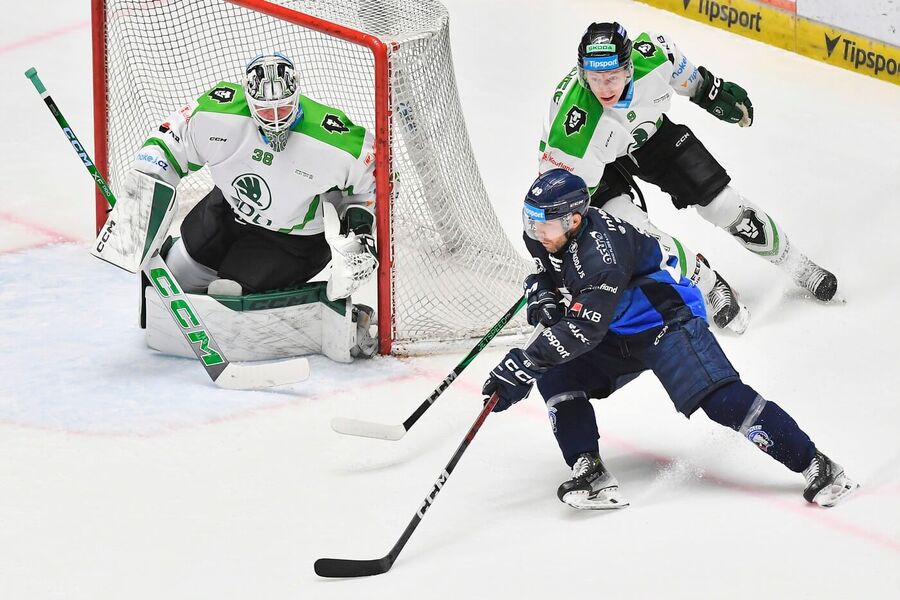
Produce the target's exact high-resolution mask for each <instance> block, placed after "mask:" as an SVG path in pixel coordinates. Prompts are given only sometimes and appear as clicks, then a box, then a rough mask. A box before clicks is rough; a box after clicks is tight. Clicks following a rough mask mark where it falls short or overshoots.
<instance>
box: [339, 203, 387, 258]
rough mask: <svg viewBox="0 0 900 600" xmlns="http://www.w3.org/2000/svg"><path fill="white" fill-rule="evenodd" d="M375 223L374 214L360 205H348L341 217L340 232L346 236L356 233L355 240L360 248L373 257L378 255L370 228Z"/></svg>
mask: <svg viewBox="0 0 900 600" xmlns="http://www.w3.org/2000/svg"><path fill="white" fill-rule="evenodd" d="M374 224H375V215H373V214H372V212H371V211H370V210H368V209H367V208H363V207H362V206H350V207H349V208H347V211H346V212H345V213H344V217H343V218H342V219H341V228H340V234H341V235H343V236H348V235H349V234H351V233H355V234H356V240H357V241H358V242H359V243H360V245H362V249H363V250H365V251H366V252H368V253H369V254H371V255H372V256H374V257H376V258H377V257H378V254H377V253H376V251H375V237H374V236H373V235H372V229H373V226H374Z"/></svg>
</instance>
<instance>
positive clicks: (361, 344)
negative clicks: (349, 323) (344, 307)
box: [350, 304, 378, 358]
mask: <svg viewBox="0 0 900 600" xmlns="http://www.w3.org/2000/svg"><path fill="white" fill-rule="evenodd" d="M353 321H354V322H355V323H356V345H355V346H353V347H352V348H351V349H350V356H352V357H353V358H372V357H373V356H375V353H376V352H378V336H377V335H375V336H373V335H372V326H373V325H376V324H377V323H378V321H377V320H376V319H375V311H374V310H373V309H372V307H371V306H366V305H365V304H356V305H354V306H353Z"/></svg>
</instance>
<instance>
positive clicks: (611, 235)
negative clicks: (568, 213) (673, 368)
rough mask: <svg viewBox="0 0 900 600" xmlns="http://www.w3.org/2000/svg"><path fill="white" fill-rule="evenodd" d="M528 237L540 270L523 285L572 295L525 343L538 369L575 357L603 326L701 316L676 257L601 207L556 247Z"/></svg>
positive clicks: (621, 327) (630, 327)
mask: <svg viewBox="0 0 900 600" xmlns="http://www.w3.org/2000/svg"><path fill="white" fill-rule="evenodd" d="M524 237H525V245H526V246H527V247H528V251H529V252H530V253H531V255H532V256H533V257H534V262H535V265H536V267H537V273H535V274H534V275H529V276H528V278H527V279H526V280H525V289H526V292H528V293H533V292H534V291H536V290H539V289H549V290H554V291H558V292H559V293H560V294H561V295H562V296H566V295H570V296H571V301H570V303H569V309H568V311H566V315H565V317H563V319H562V320H561V321H560V322H559V323H557V324H556V325H554V326H553V327H549V328H547V329H546V330H544V333H543V334H542V335H540V336H538V338H537V339H536V340H535V341H534V342H532V344H531V345H529V346H528V348H526V349H525V352H526V354H527V355H528V356H529V357H530V358H531V359H532V361H533V362H534V363H535V364H536V365H537V366H538V367H541V368H542V369H546V368H549V367H552V366H554V365H557V364H560V363H563V362H567V361H569V360H572V359H573V358H575V357H576V356H578V355H580V354H583V353H584V352H587V351H588V350H590V349H591V348H593V347H594V346H596V345H597V344H599V343H600V341H601V340H602V339H603V337H604V336H605V335H606V333H607V331H612V332H613V333H615V334H619V335H633V334H636V333H640V332H642V331H646V330H648V329H653V328H655V327H660V326H662V325H663V324H664V323H666V322H670V321H675V320H686V319H688V318H690V317H692V316H698V317H703V318H706V309H705V308H704V305H703V294H702V293H701V292H700V290H699V289H698V288H696V287H694V285H693V284H691V282H690V281H689V280H688V279H687V278H685V277H682V276H681V267H680V265H679V264H678V256H677V255H674V254H670V253H669V252H667V251H666V250H664V249H663V247H662V246H661V245H660V243H659V242H658V241H657V240H656V239H655V238H653V237H651V236H650V235H648V234H646V233H644V232H643V231H640V230H638V229H636V228H634V227H633V226H631V225H630V224H628V223H626V222H625V221H622V220H621V219H618V218H616V217H613V216H612V215H609V214H607V213H606V212H604V211H603V210H600V209H598V208H590V209H588V212H587V213H586V214H585V216H584V219H583V221H582V226H581V229H580V230H579V231H578V233H577V234H576V235H575V236H574V237H573V238H572V239H571V240H570V241H569V243H568V244H567V245H566V246H565V247H563V248H562V249H561V250H560V251H559V252H555V253H553V254H550V253H548V252H547V251H546V250H545V249H544V247H543V246H542V245H541V244H540V243H539V242H537V241H535V240H532V239H531V238H529V237H527V236H524Z"/></svg>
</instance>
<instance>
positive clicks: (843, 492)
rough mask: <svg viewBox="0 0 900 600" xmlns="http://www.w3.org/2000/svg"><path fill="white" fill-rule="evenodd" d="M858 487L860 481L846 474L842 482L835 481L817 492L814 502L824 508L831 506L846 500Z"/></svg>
mask: <svg viewBox="0 0 900 600" xmlns="http://www.w3.org/2000/svg"><path fill="white" fill-rule="evenodd" d="M858 489H859V484H858V483H856V482H855V481H853V480H852V479H850V478H848V477H846V476H844V477H843V478H842V480H841V482H840V483H834V484H832V485H830V486H828V487H826V488H824V489H822V490H821V491H820V492H819V493H818V494H816V495H815V497H814V498H813V502H815V503H816V504H818V505H819V506H821V507H823V508H831V507H832V506H834V505H836V504H838V503H840V502H843V501H844V500H846V499H847V498H848V497H850V496H851V495H853V493H854V492H855V491H856V490H858Z"/></svg>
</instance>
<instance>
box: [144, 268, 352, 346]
mask: <svg viewBox="0 0 900 600" xmlns="http://www.w3.org/2000/svg"><path fill="white" fill-rule="evenodd" d="M144 294H145V298H146V303H147V334H146V339H147V345H148V346H149V347H151V348H153V349H155V350H159V351H160V352H164V353H167V354H174V355H176V356H186V357H190V356H193V353H192V350H191V348H190V346H188V344H187V342H185V341H184V337H183V336H182V335H181V333H180V332H179V331H178V329H177V327H176V326H175V324H174V323H173V321H172V319H171V317H170V316H169V315H168V314H167V312H166V309H165V307H164V306H163V305H162V303H161V301H160V300H159V297H158V296H157V294H155V293H154V292H153V290H150V289H146V290H145V292H144ZM189 298H190V300H191V303H192V304H193V305H194V308H195V309H196V310H197V312H198V313H200V318H201V319H203V321H204V322H205V323H206V325H207V327H209V329H210V331H211V332H212V333H213V334H214V335H215V338H216V341H217V342H218V344H219V347H220V348H221V350H222V352H223V353H224V354H225V355H226V356H228V357H229V359H230V360H232V361H251V360H271V359H276V358H287V357H294V356H304V355H308V354H324V355H325V356H327V357H328V358H330V359H332V360H334V361H336V362H343V363H349V362H352V361H353V357H352V355H351V351H352V349H353V348H354V347H355V346H357V330H358V324H357V322H355V321H354V319H353V316H354V314H353V313H354V307H353V305H352V304H351V303H350V302H348V301H343V300H342V301H338V302H330V301H327V300H326V298H325V283H324V282H316V283H311V284H308V285H306V286H303V287H301V288H297V289H294V290H288V291H282V292H271V293H266V294H249V295H246V296H217V297H215V298H213V297H211V296H207V295H200V294H189Z"/></svg>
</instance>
